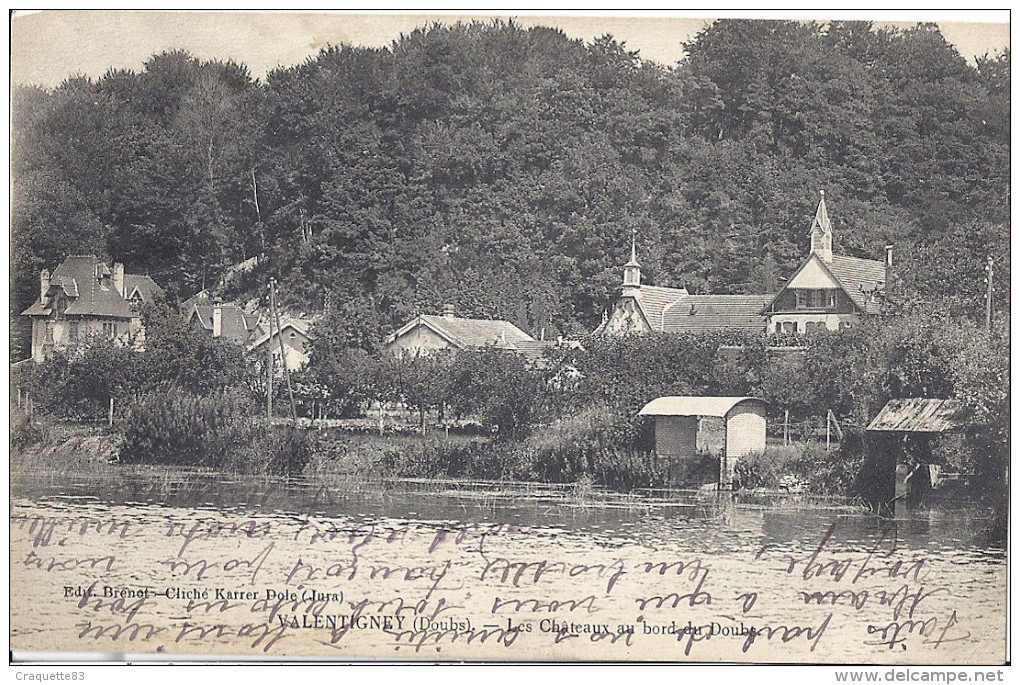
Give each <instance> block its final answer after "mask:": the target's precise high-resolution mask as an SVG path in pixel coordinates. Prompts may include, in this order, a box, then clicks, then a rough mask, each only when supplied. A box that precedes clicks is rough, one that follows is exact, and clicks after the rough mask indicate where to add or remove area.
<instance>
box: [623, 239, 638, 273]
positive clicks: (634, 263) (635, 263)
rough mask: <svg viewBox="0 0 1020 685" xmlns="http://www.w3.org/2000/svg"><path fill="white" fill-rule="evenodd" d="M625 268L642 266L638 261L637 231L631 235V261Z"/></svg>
mask: <svg viewBox="0 0 1020 685" xmlns="http://www.w3.org/2000/svg"><path fill="white" fill-rule="evenodd" d="M624 266H641V265H640V264H639V263H638V260H637V231H632V232H631V234H630V261H629V262H627V263H626V264H624Z"/></svg>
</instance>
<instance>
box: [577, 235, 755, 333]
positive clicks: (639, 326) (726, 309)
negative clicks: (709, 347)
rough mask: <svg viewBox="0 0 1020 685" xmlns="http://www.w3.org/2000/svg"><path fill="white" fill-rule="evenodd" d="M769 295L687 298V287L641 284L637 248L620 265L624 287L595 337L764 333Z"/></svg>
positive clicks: (633, 246)
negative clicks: (763, 311)
mask: <svg viewBox="0 0 1020 685" xmlns="http://www.w3.org/2000/svg"><path fill="white" fill-rule="evenodd" d="M769 299H770V298H769V296H768V295H691V294H690V293H689V292H687V289H686V288H666V287H662V286H650V285H643V284H642V283H641V264H640V263H638V260H637V245H636V241H635V240H634V239H632V240H631V246H630V261H628V262H627V263H626V264H624V265H623V285H622V288H621V292H620V297H619V299H618V300H617V301H616V303H615V304H614V306H613V310H612V312H611V313H610V314H609V315H608V316H606V317H605V319H604V320H603V321H602V323H601V324H600V325H599V327H598V328H596V329H595V331H594V332H595V334H596V335H627V334H632V333H709V332H716V331H732V330H742V331H748V332H764V330H765V317H764V315H763V314H762V309H763V308H764V307H765V305H766V304H767V303H768V301H769Z"/></svg>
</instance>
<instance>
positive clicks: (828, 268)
mask: <svg viewBox="0 0 1020 685" xmlns="http://www.w3.org/2000/svg"><path fill="white" fill-rule="evenodd" d="M820 195H821V197H820V199H819V201H818V208H817V210H816V211H815V217H814V219H813V220H812V222H811V232H810V237H811V254H810V255H808V257H807V259H805V260H804V262H803V263H802V264H801V265H800V268H798V269H797V271H796V272H795V273H794V274H793V276H792V277H791V278H790V280H789V281H787V283H786V285H784V286H783V287H782V288H781V289H780V290H779V292H778V293H776V294H775V295H774V296H773V297H772V298H770V300H769V302H768V303H767V305H766V306H765V307H764V308H763V309H762V311H761V313H762V314H763V315H765V316H766V317H768V332H769V333H812V332H815V331H824V330H829V331H835V330H842V329H844V328H849V327H851V326H853V325H854V324H855V323H857V322H858V321H860V320H861V319H862V317H865V316H870V315H875V314H882V313H884V312H886V311H887V302H886V291H887V284H888V282H889V278H890V270H891V269H892V246H887V247H886V260H885V262H881V261H878V260H874V259H860V258H858V257H846V256H843V255H835V254H833V253H832V222H831V221H830V219H829V213H828V210H827V209H826V206H825V192H824V191H822V192H821V193H820Z"/></svg>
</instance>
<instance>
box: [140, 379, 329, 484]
mask: <svg viewBox="0 0 1020 685" xmlns="http://www.w3.org/2000/svg"><path fill="white" fill-rule="evenodd" d="M256 414H257V412H256V410H255V407H254V406H253V404H252V402H251V400H250V399H249V398H248V397H247V396H246V395H244V394H243V393H241V392H240V391H236V390H234V391H221V392H218V393H214V394H212V395H208V396H199V395H193V394H191V393H189V392H187V391H185V390H182V389H179V388H169V389H166V390H164V391H163V392H160V393H148V394H146V395H142V396H141V397H140V398H138V400H137V401H136V402H134V403H133V404H132V406H131V409H130V411H129V413H128V416H127V419H126V420H125V422H124V444H123V447H122V450H121V460H122V461H125V462H134V463H146V464H173V465H181V466H199V467H209V468H225V469H227V470H231V471H237V472H244V473H297V472H299V471H300V470H301V469H303V468H304V465H305V464H306V463H307V462H308V460H309V458H310V456H311V448H310V446H309V444H308V439H307V438H306V437H305V436H304V435H303V434H302V433H301V432H300V431H297V430H296V429H291V428H286V429H280V428H274V429H273V430H272V431H270V430H267V428H266V426H265V424H264V423H263V422H262V421H261V420H259V419H256V418H254V417H255V416H256Z"/></svg>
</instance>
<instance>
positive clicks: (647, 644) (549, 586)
mask: <svg viewBox="0 0 1020 685" xmlns="http://www.w3.org/2000/svg"><path fill="white" fill-rule="evenodd" d="M10 524H11V593H12V594H11V648H12V649H13V650H15V652H16V653H31V654H32V655H36V653H39V652H53V651H64V652H75V653H82V652H95V653H102V654H107V655H113V657H114V658H116V657H117V656H118V655H119V656H120V658H125V657H124V656H123V655H136V656H133V657H131V658H140V657H139V656H138V655H151V656H153V657H155V658H159V659H168V658H177V657H179V656H181V655H229V656H230V657H231V658H234V657H241V658H260V659H272V660H281V659H287V658H313V657H314V658H331V659H340V660H345V661H347V660H352V659H361V658H383V659H400V660H404V659H423V660H437V659H439V660H444V659H486V660H491V659H500V660H504V659H505V660H529V661H534V660H550V659H552V660H580V659H583V660H636V659H640V660H654V661H700V662H714V661H726V662H810V663H852V664H877V663H898V664H936V663H937V664H949V663H953V664H956V663H959V664H999V663H1002V662H1003V661H1004V660H1005V649H1006V647H1005V640H1006V637H1005V628H1006V577H1007V568H1006V560H1007V557H1006V551H1005V549H1004V545H1003V543H1002V542H1001V541H999V540H997V538H996V536H995V535H994V534H993V532H992V528H993V526H992V525H991V522H990V520H989V519H988V518H987V517H986V516H984V515H983V514H982V513H980V512H978V511H976V510H968V509H964V508H959V509H954V510H950V511H927V512H923V513H916V514H914V515H912V516H911V517H910V518H904V519H898V520H890V519H882V518H879V517H876V516H874V515H872V514H869V513H866V512H864V511H861V510H859V509H855V508H853V507H850V506H845V505H844V506H834V505H832V504H831V503H829V504H822V503H820V502H812V501H808V500H805V499H791V498H789V497H785V498H777V499H752V498H749V497H747V496H741V495H739V494H738V495H735V496H734V495H730V494H717V493H702V492H691V493H686V494H681V495H677V494H672V495H656V494H654V493H650V494H645V495H642V496H628V497H624V496H609V495H599V494H598V493H591V492H586V493H578V492H572V491H570V490H563V489H555V488H549V487H541V486H531V487H528V486H522V485H515V486H498V485H494V484H483V483H479V484H454V483H445V484H444V483H434V482H430V483H426V482H411V481H403V482H398V483H385V484H376V485H373V486H371V487H369V486H361V485H356V484H351V483H343V482H337V483H335V484H330V485H322V484H310V483H304V482H300V481H267V480H259V481H250V480H229V479H222V478H220V477H218V476H213V475H212V474H207V473H206V474H203V473H190V474H189V473H183V474H178V475H176V476H174V477H167V476H166V475H165V474H163V475H161V476H157V475H155V472H151V473H150V472H146V471H145V470H144V469H139V470H137V471H134V472H125V474H123V478H119V479H118V480H117V481H116V482H115V483H110V482H106V483H102V484H95V483H87V482H74V479H73V478H72V479H66V478H65V479H62V480H61V482H55V481H53V480H52V479H44V478H36V479H33V478H26V479H20V480H19V481H18V482H17V483H16V484H15V486H14V492H13V494H12V505H11V510H10Z"/></svg>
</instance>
